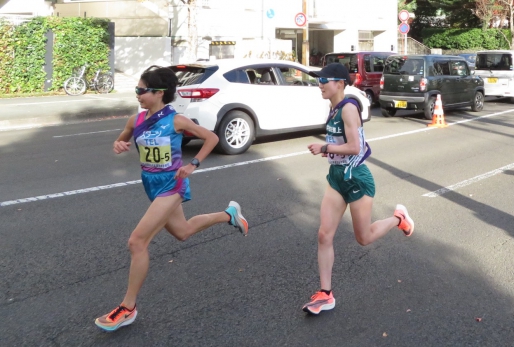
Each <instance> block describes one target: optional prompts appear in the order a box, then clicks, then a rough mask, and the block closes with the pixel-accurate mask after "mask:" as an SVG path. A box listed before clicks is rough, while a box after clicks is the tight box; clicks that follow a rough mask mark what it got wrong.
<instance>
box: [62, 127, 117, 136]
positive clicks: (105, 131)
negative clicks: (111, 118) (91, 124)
mask: <svg viewBox="0 0 514 347" xmlns="http://www.w3.org/2000/svg"><path fill="white" fill-rule="evenodd" d="M120 130H121V129H112V130H100V131H92V132H90V133H78V134H70V135H57V136H53V137H54V138H58V137H70V136H80V135H89V134H98V133H108V132H111V131H120Z"/></svg>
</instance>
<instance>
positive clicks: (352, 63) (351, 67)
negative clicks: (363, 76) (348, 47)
mask: <svg viewBox="0 0 514 347" xmlns="http://www.w3.org/2000/svg"><path fill="white" fill-rule="evenodd" d="M326 57H327V65H328V64H330V63H339V64H343V65H344V66H346V68H347V69H348V72H350V73H357V54H352V53H350V54H337V53H335V54H327V56H326Z"/></svg>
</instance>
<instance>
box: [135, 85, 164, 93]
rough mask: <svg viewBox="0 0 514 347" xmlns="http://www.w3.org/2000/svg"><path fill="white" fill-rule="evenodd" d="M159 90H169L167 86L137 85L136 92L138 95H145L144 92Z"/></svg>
mask: <svg viewBox="0 0 514 347" xmlns="http://www.w3.org/2000/svg"><path fill="white" fill-rule="evenodd" d="M157 90H168V89H167V88H141V87H136V94H137V95H143V94H146V93H148V92H155V91H157Z"/></svg>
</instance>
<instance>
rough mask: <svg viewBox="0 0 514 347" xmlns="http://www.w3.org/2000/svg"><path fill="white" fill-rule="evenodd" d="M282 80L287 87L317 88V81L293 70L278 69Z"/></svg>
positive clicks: (299, 71)
mask: <svg viewBox="0 0 514 347" xmlns="http://www.w3.org/2000/svg"><path fill="white" fill-rule="evenodd" d="M280 74H281V75H282V80H283V81H284V83H285V84H286V85H289V86H317V85H318V80H317V79H316V78H314V77H312V76H310V75H308V74H307V73H305V72H303V71H301V70H297V69H295V68H287V67H284V68H280Z"/></svg>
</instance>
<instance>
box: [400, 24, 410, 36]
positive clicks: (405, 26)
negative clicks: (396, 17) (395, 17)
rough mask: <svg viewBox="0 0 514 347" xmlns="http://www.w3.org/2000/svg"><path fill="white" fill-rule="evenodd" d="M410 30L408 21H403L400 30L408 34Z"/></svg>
mask: <svg viewBox="0 0 514 347" xmlns="http://www.w3.org/2000/svg"><path fill="white" fill-rule="evenodd" d="M409 30H410V26H409V24H407V23H402V24H400V25H399V26H398V31H400V33H402V34H407V33H408V32H409Z"/></svg>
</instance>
